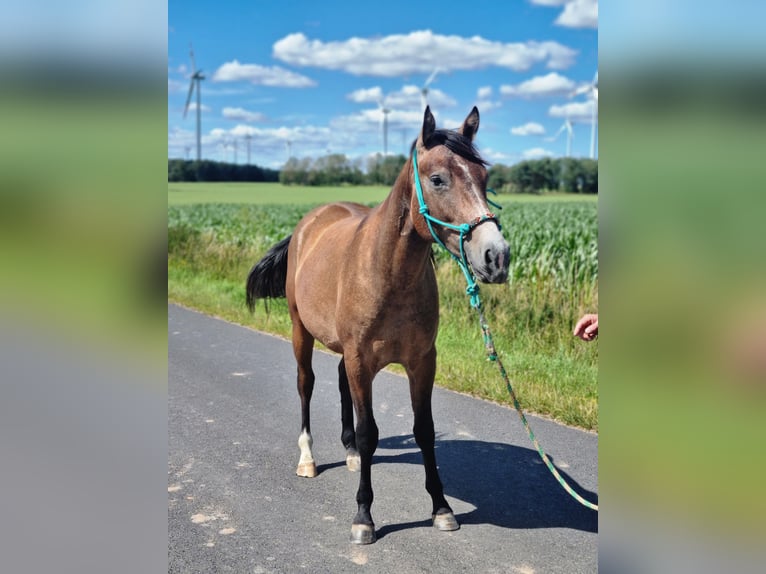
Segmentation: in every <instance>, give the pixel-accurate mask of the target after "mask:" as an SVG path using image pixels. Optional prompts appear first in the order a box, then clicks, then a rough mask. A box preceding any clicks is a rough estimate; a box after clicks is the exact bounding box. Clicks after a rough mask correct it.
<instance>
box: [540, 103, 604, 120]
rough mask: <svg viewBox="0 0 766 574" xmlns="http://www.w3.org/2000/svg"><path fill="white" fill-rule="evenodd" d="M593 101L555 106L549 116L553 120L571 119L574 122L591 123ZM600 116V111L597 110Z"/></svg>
mask: <svg viewBox="0 0 766 574" xmlns="http://www.w3.org/2000/svg"><path fill="white" fill-rule="evenodd" d="M593 105H594V102H593V100H588V101H587V102H571V103H569V104H564V105H560V106H559V105H553V106H551V107H550V108H549V109H548V115H549V116H551V117H553V118H569V119H570V120H571V121H573V122H581V123H590V122H591V116H592V114H593ZM596 115H597V116H598V110H596Z"/></svg>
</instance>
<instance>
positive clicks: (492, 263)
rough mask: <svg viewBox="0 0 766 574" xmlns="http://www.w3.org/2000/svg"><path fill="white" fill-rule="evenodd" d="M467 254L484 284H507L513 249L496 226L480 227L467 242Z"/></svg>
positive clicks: (478, 277)
mask: <svg viewBox="0 0 766 574" xmlns="http://www.w3.org/2000/svg"><path fill="white" fill-rule="evenodd" d="M465 253H466V256H467V258H468V262H469V263H470V264H471V267H472V268H473V272H474V274H475V275H476V278H477V279H478V280H479V281H481V282H482V283H505V282H506V281H507V280H508V265H509V263H510V259H511V248H510V246H509V245H508V242H507V241H506V240H505V239H504V238H503V234H502V233H500V230H499V229H498V227H497V226H496V225H480V226H479V227H477V228H476V229H474V230H473V232H472V233H471V236H470V237H469V238H468V239H467V240H466V242H465Z"/></svg>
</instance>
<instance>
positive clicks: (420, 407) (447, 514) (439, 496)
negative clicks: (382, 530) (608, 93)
mask: <svg viewBox="0 0 766 574" xmlns="http://www.w3.org/2000/svg"><path fill="white" fill-rule="evenodd" d="M406 370H407V376H408V378H409V380H410V397H411V399H412V412H413V414H414V416H415V424H414V426H413V429H412V432H413V434H414V435H415V442H417V444H418V446H419V447H420V450H421V452H422V453H423V465H424V467H425V471H426V490H427V491H428V493H429V494H430V495H431V501H432V503H433V510H432V517H433V525H434V527H435V528H437V529H438V530H444V531H449V530H457V529H458V528H460V525H459V524H458V522H457V519H456V518H455V514H454V513H453V512H452V508H450V505H449V504H448V503H447V500H446V499H445V498H444V488H443V486H442V481H441V479H440V478H439V471H438V469H437V468H436V453H435V448H434V444H435V442H436V435H435V433H434V419H433V415H432V413H431V393H432V391H433V386H434V376H435V374H436V349H435V348H434V349H431V351H430V352H429V353H427V354H426V355H425V356H424V357H423V358H422V359H421V360H420V361H418V362H416V364H414V365H408V366H406Z"/></svg>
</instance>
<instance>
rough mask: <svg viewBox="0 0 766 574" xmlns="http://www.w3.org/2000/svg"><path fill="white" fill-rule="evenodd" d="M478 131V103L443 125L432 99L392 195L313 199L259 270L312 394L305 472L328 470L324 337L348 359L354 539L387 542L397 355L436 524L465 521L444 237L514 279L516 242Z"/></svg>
mask: <svg viewBox="0 0 766 574" xmlns="http://www.w3.org/2000/svg"><path fill="white" fill-rule="evenodd" d="M478 129H479V110H478V109H477V108H476V107H475V106H474V108H473V109H472V110H471V112H470V113H469V114H468V116H467V117H466V119H465V120H464V122H463V124H462V126H461V127H460V128H459V129H458V130H446V129H436V122H435V120H434V116H433V114H432V113H431V110H430V107H426V109H425V112H424V116H423V125H422V128H421V130H420V133H419V135H418V138H417V139H416V140H415V142H414V143H413V145H412V148H411V154H410V157H409V158H408V160H407V161H406V163H405V165H404V167H403V168H402V171H401V172H400V173H399V175H398V177H397V179H396V181H395V183H394V185H393V187H392V189H391V192H390V193H389V195H388V196H387V197H386V199H385V200H384V201H383V202H382V203H381V204H379V205H378V206H376V207H374V208H370V207H365V206H363V205H360V204H357V203H351V202H338V203H331V204H327V205H323V206H320V207H317V208H315V209H313V210H312V211H310V212H309V213H307V214H306V215H305V216H304V217H303V218H302V219H301V221H300V222H299V223H298V225H297V226H296V227H295V229H294V231H293V233H292V234H291V235H290V236H288V237H286V238H285V239H283V240H282V241H280V242H279V243H277V244H276V245H274V246H273V247H272V248H271V249H269V250H268V251H267V253H266V255H265V256H264V257H263V259H261V260H260V261H259V262H258V263H256V264H255V265H254V266H253V268H252V269H251V271H250V273H249V275H248V277H247V284H246V295H247V297H246V300H247V305H248V306H249V308H250V311H251V312H253V310H254V307H255V303H256V301H257V299H259V298H264V299H266V298H277V297H285V296H286V297H287V305H288V308H289V312H290V318H291V320H292V343H293V351H294V354H295V359H296V362H297V365H298V394H299V395H300V400H301V432H300V435H299V438H298V446H299V448H300V459H299V461H298V468H297V470H296V474H297V475H298V476H301V477H314V476H316V474H317V470H316V462H315V460H314V456H313V454H312V445H313V440H312V437H311V418H310V408H309V405H310V403H311V394H312V391H313V387H314V379H315V377H314V372H313V370H312V367H311V358H312V352H313V348H314V341H315V340H318V341H320V342H321V343H322V344H323V345H324V346H325V347H327V348H328V349H330V350H332V351H334V352H336V353H339V354H340V355H341V357H342V358H341V359H340V364H339V365H338V381H339V385H338V386H339V389H340V397H341V425H342V432H341V442H342V443H343V446H344V447H345V449H346V466H347V468H348V469H349V470H351V471H359V472H360V476H359V488H358V491H357V494H356V501H357V504H358V511H357V513H356V516H355V517H354V519H353V521H352V525H351V538H350V539H351V542H352V543H355V544H371V543H373V542H375V541H376V534H375V524H374V522H373V519H372V515H371V512H370V509H371V506H372V502H373V491H372V482H371V466H372V457H373V453H374V452H375V449H376V448H377V445H378V427H377V425H376V423H375V417H374V415H373V405H372V382H373V378H374V377H375V375H376V373H378V371H380V370H381V369H382V368H384V367H385V366H386V365H388V364H390V363H398V364H401V365H402V366H403V367H404V369H405V371H406V373H407V377H408V379H409V388H410V398H411V402H412V410H413V415H414V425H413V434H414V437H415V441H416V443H417V445H418V447H419V448H420V450H421V452H422V455H423V464H424V467H425V474H426V483H425V486H426V490H427V492H428V493H429V494H430V496H431V501H432V503H433V510H432V515H431V516H432V524H433V526H434V527H435V528H436V529H438V530H440V531H452V530H457V529H459V528H460V526H459V524H458V522H457V519H456V518H455V515H454V513H453V511H452V509H451V508H450V505H449V504H448V503H447V500H446V499H445V498H444V490H443V486H442V482H441V479H440V478H439V472H438V470H437V466H436V456H435V452H434V442H435V433H434V421H433V416H432V411H431V394H432V391H433V385H434V375H435V372H436V345H435V342H436V334H437V329H438V325H439V297H438V288H437V282H436V276H435V272H434V262H433V257H432V250H431V247H432V244H433V243H434V242H435V241H436V242H438V243H440V244H441V245H443V246H445V247H446V248H447V249H448V250H449V251H450V252H451V253H452V254H453V255H455V256H456V257H457V254H460V255H461V256H464V261H465V260H467V262H468V263H469V264H470V267H471V269H472V270H473V273H474V274H475V276H476V277H477V278H478V279H479V280H480V281H481V282H484V283H504V282H505V281H506V280H507V278H508V262H509V257H510V247H509V245H508V243H507V242H506V241H505V239H504V238H503V235H502V233H501V230H500V225H499V223H498V221H497V218H496V217H495V216H494V215H493V214H492V213H491V212H490V211H489V208H488V204H487V192H486V186H487V170H486V166H487V162H486V161H484V160H483V159H482V158H481V156H480V155H479V153H478V151H477V150H476V148H475V146H474V143H473V140H474V137H475V136H476V132H477V131H478ZM418 196H420V197H421V199H419V197H418ZM421 203H422V205H421ZM434 222H436V224H435V225H434ZM461 222H471V223H470V224H466V223H463V224H462V226H461V225H460V223H461ZM354 414H355V415H356V427H354Z"/></svg>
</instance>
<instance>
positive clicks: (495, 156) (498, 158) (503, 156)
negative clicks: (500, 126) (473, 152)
mask: <svg viewBox="0 0 766 574" xmlns="http://www.w3.org/2000/svg"><path fill="white" fill-rule="evenodd" d="M481 155H482V157H483V158H484V159H487V160H489V161H491V162H492V163H500V162H509V161H511V160H512V159H513V156H512V155H510V154H507V153H503V152H501V151H497V150H494V149H492V148H489V147H488V148H485V149H483V150H482V152H481Z"/></svg>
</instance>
